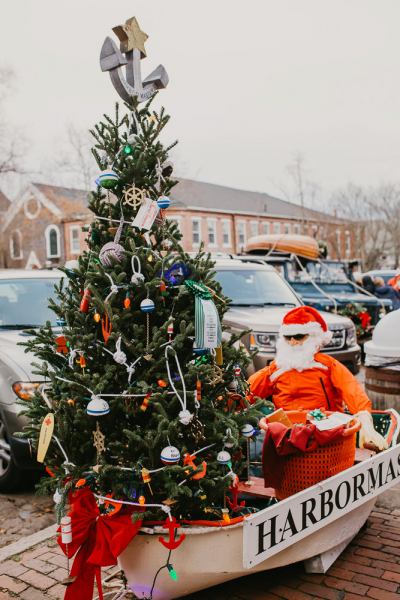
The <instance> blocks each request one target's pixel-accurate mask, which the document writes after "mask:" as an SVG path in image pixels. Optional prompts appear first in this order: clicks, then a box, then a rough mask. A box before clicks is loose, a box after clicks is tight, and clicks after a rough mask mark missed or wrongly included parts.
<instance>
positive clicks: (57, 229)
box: [44, 225, 61, 258]
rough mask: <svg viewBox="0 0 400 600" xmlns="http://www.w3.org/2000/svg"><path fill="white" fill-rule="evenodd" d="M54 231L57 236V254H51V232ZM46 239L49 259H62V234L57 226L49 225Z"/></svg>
mask: <svg viewBox="0 0 400 600" xmlns="http://www.w3.org/2000/svg"><path fill="white" fill-rule="evenodd" d="M52 229H54V231H55V232H56V234H57V250H58V253H57V254H50V231H51V230H52ZM44 237H45V239H46V254H47V258H60V257H61V234H60V230H59V228H58V227H57V225H48V226H47V227H46V230H45V232H44Z"/></svg>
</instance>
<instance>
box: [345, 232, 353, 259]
mask: <svg viewBox="0 0 400 600" xmlns="http://www.w3.org/2000/svg"><path fill="white" fill-rule="evenodd" d="M344 233H345V235H346V254H351V238H350V231H345V232H344ZM347 246H348V247H347Z"/></svg>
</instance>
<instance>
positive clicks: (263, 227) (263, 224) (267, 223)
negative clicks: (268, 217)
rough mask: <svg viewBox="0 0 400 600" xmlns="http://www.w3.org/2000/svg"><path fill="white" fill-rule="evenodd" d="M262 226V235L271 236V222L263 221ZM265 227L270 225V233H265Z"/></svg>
mask: <svg viewBox="0 0 400 600" xmlns="http://www.w3.org/2000/svg"><path fill="white" fill-rule="evenodd" d="M261 224H262V234H263V235H270V233H271V223H270V221H261ZM265 225H268V233H267V232H266V231H265Z"/></svg>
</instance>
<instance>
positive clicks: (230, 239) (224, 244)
mask: <svg viewBox="0 0 400 600" xmlns="http://www.w3.org/2000/svg"><path fill="white" fill-rule="evenodd" d="M221 223H222V247H223V248H232V232H231V225H232V221H231V219H221ZM224 223H227V224H228V243H225V242H224Z"/></svg>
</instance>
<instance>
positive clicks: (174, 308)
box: [21, 38, 265, 520]
mask: <svg viewBox="0 0 400 600" xmlns="http://www.w3.org/2000/svg"><path fill="white" fill-rule="evenodd" d="M107 39H108V40H109V38H107ZM156 94H157V92H154V93H153V94H152V95H151V97H150V99H149V100H148V101H147V102H146V103H145V104H144V105H142V108H140V103H139V100H140V98H139V97H138V95H136V96H129V100H128V101H126V102H125V103H124V109H123V110H122V111H121V108H120V106H119V105H118V104H117V105H116V110H115V117H114V118H110V117H108V116H107V115H105V116H104V120H103V121H102V122H101V123H99V124H98V125H96V126H95V128H94V129H93V130H92V132H91V133H92V134H93V137H94V147H93V155H94V159H95V160H96V161H97V164H98V167H99V169H100V171H101V174H100V176H99V180H98V181H97V183H98V185H97V189H96V190H95V191H93V192H92V193H91V194H90V195H89V197H88V207H89V209H90V210H91V211H92V212H93V220H92V223H91V225H90V227H89V228H86V229H85V228H84V230H85V231H88V238H87V246H88V247H87V250H86V251H84V252H83V253H82V254H81V255H80V256H79V261H78V263H79V264H76V265H75V268H64V269H61V270H62V271H63V272H64V277H63V278H62V279H61V283H60V285H59V287H57V290H56V291H57V298H58V302H55V301H53V300H51V305H50V306H51V308H52V310H53V311H54V312H55V314H56V315H57V318H58V320H59V323H60V324H62V325H63V331H62V335H61V336H60V335H59V334H57V333H55V332H54V331H53V329H52V327H51V324H50V323H47V324H46V326H45V327H43V328H41V329H40V331H38V332H37V331H31V332H30V333H31V335H32V336H33V337H32V338H31V339H30V340H29V341H28V342H27V343H26V347H27V348H26V350H27V351H30V352H32V353H34V354H35V356H36V357H37V358H38V359H39V361H40V362H36V363H34V365H35V368H36V369H37V370H36V373H37V374H38V375H41V376H42V377H43V378H45V380H46V382H47V383H48V385H47V386H45V389H44V390H43V391H42V392H41V393H39V392H36V394H35V396H34V397H33V398H32V400H31V401H29V402H28V401H23V402H22V404H23V405H24V410H23V414H25V415H26V416H28V418H29V423H30V424H29V426H28V427H27V428H26V431H25V432H24V433H23V434H21V435H22V436H23V437H26V438H30V439H31V440H32V443H33V447H34V448H36V449H38V452H39V454H42V455H43V456H44V465H45V466H46V468H47V470H48V472H49V473H50V475H51V477H44V478H42V479H41V481H40V483H39V484H38V493H41V494H48V493H53V494H54V493H56V500H57V508H58V513H59V517H61V516H62V515H63V514H64V505H65V504H66V503H67V502H68V494H69V493H70V492H71V491H72V492H75V491H76V490H77V489H80V488H83V487H85V488H89V489H90V490H91V491H92V492H93V493H94V494H95V496H96V498H99V503H100V509H101V511H103V512H106V511H107V510H111V509H114V508H115V506H110V505H107V503H104V501H103V500H102V498H104V497H106V496H108V497H110V496H111V497H112V498H114V499H118V500H122V501H124V502H130V503H134V504H137V505H138V507H139V506H140V507H143V508H142V512H141V513H140V517H141V518H142V517H143V516H144V517H145V518H148V519H153V520H154V519H156V520H157V519H165V511H164V510H162V507H163V506H164V507H165V506H167V507H169V508H168V510H169V509H170V510H171V511H172V514H173V515H175V516H176V517H177V518H178V517H183V518H189V519H196V518H199V517H201V518H205V514H204V511H205V510H206V511H208V512H207V517H206V518H221V517H222V512H223V511H222V509H223V507H224V506H225V497H226V492H227V490H228V489H229V487H230V486H231V485H232V484H234V483H235V482H236V481H237V477H238V476H239V475H241V474H242V473H243V472H244V474H245V475H246V468H247V465H246V458H245V452H243V450H244V448H245V447H246V444H247V439H248V437H249V436H250V435H252V433H253V432H254V427H256V426H257V423H258V418H259V416H260V409H261V407H262V406H263V405H264V404H265V403H264V402H263V401H261V400H258V401H257V402H256V403H253V404H251V403H250V402H249V399H248V387H247V382H246V380H245V377H244V372H245V368H246V367H247V366H248V365H249V364H250V362H251V361H252V357H247V356H246V353H244V352H243V347H241V346H240V344H239V343H238V341H239V336H237V335H232V336H231V337H230V338H229V340H228V341H224V342H221V335H222V330H223V329H224V327H222V328H221V325H220V323H221V321H222V319H223V316H224V314H225V312H226V311H227V310H228V298H226V297H225V296H224V295H223V291H222V289H221V286H220V285H219V283H218V282H217V281H216V280H214V279H213V276H214V274H215V271H213V262H212V260H211V258H210V256H209V255H206V254H205V253H204V252H203V251H202V249H201V248H200V251H199V252H198V254H197V255H196V256H189V255H188V254H186V253H185V252H184V251H183V250H182V247H181V246H180V239H181V234H180V232H179V230H178V227H177V225H176V223H174V222H173V221H169V220H168V217H167V216H166V212H167V208H168V206H169V204H170V200H169V198H168V196H169V195H170V192H171V190H172V188H173V187H174V186H175V185H176V184H177V183H178V182H177V181H176V180H173V179H172V171H173V165H172V162H171V161H170V159H169V157H168V152H169V151H170V149H171V148H172V147H173V146H174V145H175V144H176V142H174V143H173V144H171V145H169V146H168V147H164V146H163V145H162V143H161V142H160V140H159V136H160V133H161V132H162V131H163V130H164V128H165V126H166V125H167V123H168V121H169V116H167V115H166V114H165V112H164V108H161V110H159V112H157V111H155V110H152V111H151V108H152V106H151V105H152V102H153V100H154V98H155V96H156ZM110 190H112V193H111V192H110ZM53 421H54V431H53V432H52V430H51V428H52V426H53V425H52V423H53ZM46 427H49V428H50V430H49V431H50V435H47V439H46V435H45V433H46ZM41 432H42V435H40V434H41ZM148 505H155V506H148ZM143 510H144V511H145V514H144V515H143ZM138 514H139V513H135V512H134V513H133V519H135V518H138Z"/></svg>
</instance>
